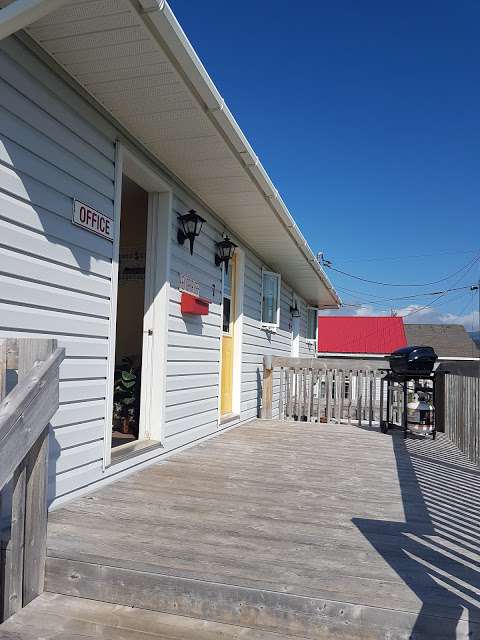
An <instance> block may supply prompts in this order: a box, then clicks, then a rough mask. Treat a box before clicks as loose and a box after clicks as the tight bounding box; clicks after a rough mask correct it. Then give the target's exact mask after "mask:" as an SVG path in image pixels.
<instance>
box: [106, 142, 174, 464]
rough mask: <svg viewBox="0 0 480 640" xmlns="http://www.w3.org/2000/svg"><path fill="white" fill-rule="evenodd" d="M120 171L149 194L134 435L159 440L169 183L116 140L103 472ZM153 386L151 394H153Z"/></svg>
mask: <svg viewBox="0 0 480 640" xmlns="http://www.w3.org/2000/svg"><path fill="white" fill-rule="evenodd" d="M123 174H125V175H127V176H128V177H129V178H131V179H132V180H133V181H134V182H136V183H137V184H138V185H139V186H140V187H142V189H144V190H145V191H146V192H147V193H148V226H147V229H148V230H147V247H146V264H145V306H144V326H143V345H142V346H143V350H142V387H141V407H142V411H141V413H140V425H139V439H151V440H157V441H160V442H163V439H164V433H163V429H164V424H165V405H166V369H167V346H168V300H169V290H170V236H171V215H172V213H171V212H172V193H171V189H170V187H169V186H168V185H167V183H166V182H165V181H164V180H163V179H162V177H161V176H160V175H158V174H157V173H156V172H155V171H154V170H153V169H151V168H150V167H149V166H148V165H147V164H146V163H144V162H143V161H142V160H141V159H140V158H139V157H138V156H137V155H136V154H135V153H133V152H132V151H130V150H129V149H128V148H127V147H126V146H125V145H123V144H121V143H120V142H117V144H116V153H115V201H114V241H113V248H112V288H111V296H110V323H109V349H108V374H107V380H106V384H107V390H106V398H105V434H104V455H103V470H105V469H106V468H107V467H108V466H109V465H110V464H111V430H112V424H111V419H110V416H111V415H112V413H113V384H114V375H115V346H116V345H115V339H116V325H117V297H118V260H119V248H120V218H121V201H122V175H123ZM154 389H155V393H153V390H154Z"/></svg>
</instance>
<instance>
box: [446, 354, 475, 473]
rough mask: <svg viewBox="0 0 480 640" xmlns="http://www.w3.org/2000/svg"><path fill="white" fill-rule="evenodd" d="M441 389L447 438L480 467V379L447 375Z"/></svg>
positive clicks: (471, 376) (453, 374) (455, 374)
mask: <svg viewBox="0 0 480 640" xmlns="http://www.w3.org/2000/svg"><path fill="white" fill-rule="evenodd" d="M478 366H479V367H480V365H478ZM479 373H480V371H479ZM442 386H443V402H442V404H443V424H444V429H445V434H446V435H447V436H448V437H449V438H450V440H451V441H452V442H453V443H454V444H455V445H456V446H457V447H458V448H459V449H460V450H461V451H463V453H464V454H465V455H466V456H467V457H468V459H469V460H471V461H472V462H475V463H476V464H480V375H474V374H473V373H472V374H470V375H459V374H458V373H447V374H445V378H444V382H443V385H442Z"/></svg>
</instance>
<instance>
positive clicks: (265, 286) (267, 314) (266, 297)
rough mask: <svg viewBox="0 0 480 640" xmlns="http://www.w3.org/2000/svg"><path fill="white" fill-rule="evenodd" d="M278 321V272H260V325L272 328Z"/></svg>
mask: <svg viewBox="0 0 480 640" xmlns="http://www.w3.org/2000/svg"><path fill="white" fill-rule="evenodd" d="M279 323H280V274H278V273H272V272H271V271H263V272H262V327H265V328H266V329H274V328H276V327H278V325H279Z"/></svg>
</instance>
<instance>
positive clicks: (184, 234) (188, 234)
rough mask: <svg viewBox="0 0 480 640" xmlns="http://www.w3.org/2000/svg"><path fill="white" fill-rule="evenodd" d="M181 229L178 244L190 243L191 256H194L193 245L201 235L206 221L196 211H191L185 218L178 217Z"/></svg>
mask: <svg viewBox="0 0 480 640" xmlns="http://www.w3.org/2000/svg"><path fill="white" fill-rule="evenodd" d="M178 219H179V222H180V224H181V228H179V229H178V232H177V241H178V244H181V245H183V244H184V243H185V240H189V241H190V255H191V256H193V243H194V242H195V238H196V237H197V236H198V235H200V231H201V230H202V227H203V223H204V222H205V219H204V218H202V216H199V215H198V213H197V212H196V211H195V209H190V211H189V212H188V213H186V214H185V215H183V216H178Z"/></svg>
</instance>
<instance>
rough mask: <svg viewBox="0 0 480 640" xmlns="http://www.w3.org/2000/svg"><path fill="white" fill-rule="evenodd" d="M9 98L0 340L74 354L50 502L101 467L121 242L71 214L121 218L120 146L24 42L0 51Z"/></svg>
mask: <svg viewBox="0 0 480 640" xmlns="http://www.w3.org/2000/svg"><path fill="white" fill-rule="evenodd" d="M46 86H48V87H49V89H47V88H46ZM0 96H1V101H0V103H1V104H0V273H1V275H0V335H2V336H16V337H23V336H31V337H53V338H56V339H57V340H58V343H59V346H62V347H65V349H66V359H65V361H64V362H63V364H62V365H61V368H60V408H59V410H58V412H57V414H56V415H55V416H54V418H53V419H52V427H53V429H52V436H51V439H50V478H49V483H50V485H49V497H50V500H51V499H52V498H53V497H54V496H59V495H61V493H62V492H65V493H68V492H70V491H72V490H74V489H77V488H78V475H79V474H81V470H82V469H84V468H88V482H92V480H95V479H98V478H100V477H101V472H102V457H103V444H104V442H103V440H104V424H105V422H104V421H105V378H106V375H107V359H106V358H107V352H108V336H109V316H110V302H109V296H110V290H111V282H110V277H111V259H112V244H111V243H110V242H108V241H106V240H104V239H102V238H99V237H97V236H94V235H92V234H90V233H87V232H86V231H84V230H82V229H78V228H76V227H74V226H73V225H72V224H71V216H72V203H73V198H78V199H80V200H83V201H85V202H88V203H89V204H90V205H92V206H93V207H95V208H97V209H99V210H100V211H102V212H103V213H105V214H106V215H108V216H110V217H112V216H113V195H114V153H115V148H114V143H113V138H111V139H109V138H108V136H106V135H105V133H104V132H105V131H108V127H107V126H106V125H105V126H104V127H102V128H101V129H99V128H98V127H96V126H95V125H94V124H92V121H91V118H92V119H94V120H98V116H97V115H96V114H95V115H94V112H93V110H92V109H91V108H89V107H88V106H87V105H86V104H85V103H84V102H83V101H82V100H81V99H80V98H79V97H78V95H77V94H75V92H73V91H72V90H70V89H68V88H66V86H65V85H64V83H62V82H61V81H59V80H58V78H57V77H56V76H54V75H53V74H52V73H51V72H50V71H49V70H47V69H46V67H45V66H44V65H43V64H42V63H40V61H39V60H38V59H37V58H35V57H34V56H33V55H32V54H31V53H30V52H28V50H27V49H26V48H25V47H24V46H23V45H21V44H20V43H19V42H18V41H17V40H16V39H15V38H10V39H8V40H6V41H5V42H3V43H2V44H1V45H0ZM89 116H91V118H90V117H89Z"/></svg>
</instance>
